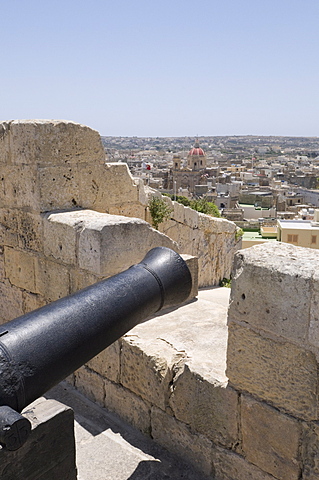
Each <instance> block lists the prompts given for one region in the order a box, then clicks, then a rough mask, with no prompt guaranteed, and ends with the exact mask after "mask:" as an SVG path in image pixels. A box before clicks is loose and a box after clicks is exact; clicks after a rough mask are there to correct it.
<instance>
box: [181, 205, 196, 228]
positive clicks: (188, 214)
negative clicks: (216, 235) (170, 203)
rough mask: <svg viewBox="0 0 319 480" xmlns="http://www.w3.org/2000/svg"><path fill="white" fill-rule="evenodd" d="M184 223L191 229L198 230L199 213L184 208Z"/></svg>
mask: <svg viewBox="0 0 319 480" xmlns="http://www.w3.org/2000/svg"><path fill="white" fill-rule="evenodd" d="M184 222H185V224H186V225H188V226H189V227H191V228H198V212H197V211H196V210H193V209H192V208H189V207H184Z"/></svg>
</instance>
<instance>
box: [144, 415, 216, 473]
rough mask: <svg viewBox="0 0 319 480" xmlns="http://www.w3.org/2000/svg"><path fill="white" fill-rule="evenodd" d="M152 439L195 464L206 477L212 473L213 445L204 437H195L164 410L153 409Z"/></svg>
mask: <svg viewBox="0 0 319 480" xmlns="http://www.w3.org/2000/svg"><path fill="white" fill-rule="evenodd" d="M151 427H152V432H151V435H152V438H153V439H154V440H155V441H156V442H157V443H159V444H160V445H163V446H164V447H165V448H167V449H168V450H169V451H170V452H172V453H174V454H175V455H178V456H179V457H181V458H183V459H184V460H186V461H187V462H188V463H191V464H193V465H194V466H195V467H196V468H197V469H198V470H199V471H201V472H203V473H204V474H205V475H210V474H211V472H212V460H211V451H212V443H211V442H210V441H209V440H208V439H207V438H205V437H204V436H202V435H193V434H192V433H191V432H190V431H189V429H188V428H187V426H186V425H185V424H183V423H181V422H179V421H177V420H175V419H174V418H173V417H171V416H170V415H168V414H166V413H164V412H163V411H162V410H160V409H158V408H156V407H153V408H152V410H151Z"/></svg>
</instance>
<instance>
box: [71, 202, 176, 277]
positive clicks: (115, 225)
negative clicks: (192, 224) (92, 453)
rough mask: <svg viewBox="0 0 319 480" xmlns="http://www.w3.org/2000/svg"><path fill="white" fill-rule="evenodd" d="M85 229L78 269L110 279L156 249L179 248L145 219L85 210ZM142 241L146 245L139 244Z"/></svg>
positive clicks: (81, 234)
mask: <svg viewBox="0 0 319 480" xmlns="http://www.w3.org/2000/svg"><path fill="white" fill-rule="evenodd" d="M84 212H85V213H83V212H82V215H83V223H84V225H83V226H84V228H83V230H82V231H81V232H80V236H79V251H78V259H79V266H80V268H82V269H84V270H88V271H89V272H92V273H95V274H98V275H105V276H111V275H115V274H116V273H119V272H121V271H123V270H125V269H127V268H129V267H130V266H131V265H133V264H135V263H138V262H140V261H141V260H142V259H143V258H144V256H145V254H146V253H147V252H148V251H149V250H150V249H151V248H153V247H155V246H165V247H169V248H173V249H174V250H176V249H177V245H176V244H175V243H174V242H173V241H172V240H171V239H170V238H168V237H166V236H165V235H163V234H161V233H159V232H157V231H156V230H154V229H152V228H151V227H150V225H149V224H148V223H147V222H145V221H144V220H141V219H138V218H129V217H121V216H113V215H108V214H103V213H99V212H92V211H90V210H85V211H84ZM138 238H143V242H137V239H138Z"/></svg>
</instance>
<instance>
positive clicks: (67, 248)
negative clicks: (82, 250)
mask: <svg viewBox="0 0 319 480" xmlns="http://www.w3.org/2000/svg"><path fill="white" fill-rule="evenodd" d="M79 228H81V224H80V225H79V224H77V222H76V220H75V221H74V219H73V216H72V212H63V213H48V214H46V215H44V220H43V237H44V255H45V256H47V257H50V256H51V257H53V258H55V259H56V260H59V261H61V262H63V263H66V264H69V265H76V263H77V231H78V229H79Z"/></svg>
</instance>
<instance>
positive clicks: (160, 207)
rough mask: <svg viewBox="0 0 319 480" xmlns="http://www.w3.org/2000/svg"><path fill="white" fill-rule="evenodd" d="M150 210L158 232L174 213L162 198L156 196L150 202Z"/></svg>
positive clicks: (153, 223)
mask: <svg viewBox="0 0 319 480" xmlns="http://www.w3.org/2000/svg"><path fill="white" fill-rule="evenodd" d="M148 208H149V210H150V214H151V217H152V225H153V227H154V228H156V230H158V226H159V224H160V223H162V222H164V220H166V219H167V218H168V217H169V216H170V214H171V211H172V210H171V208H169V206H168V205H167V203H165V201H164V200H163V199H162V198H159V197H155V196H153V197H152V198H151V199H150V201H149V202H148Z"/></svg>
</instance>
